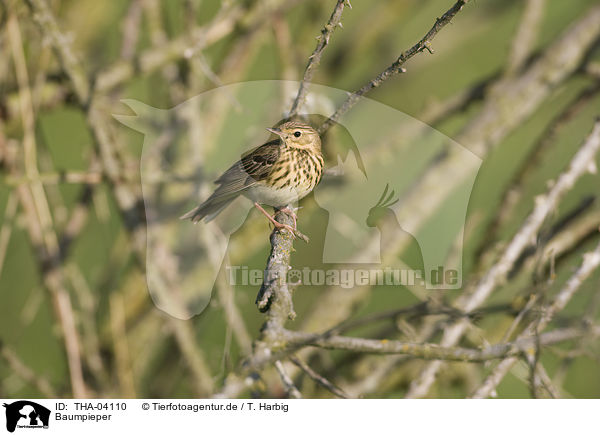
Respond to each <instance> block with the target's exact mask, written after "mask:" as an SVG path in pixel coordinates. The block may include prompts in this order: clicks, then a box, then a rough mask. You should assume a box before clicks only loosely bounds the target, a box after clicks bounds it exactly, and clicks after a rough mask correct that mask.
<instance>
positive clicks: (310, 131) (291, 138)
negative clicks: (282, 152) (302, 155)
mask: <svg viewBox="0 0 600 435" xmlns="http://www.w3.org/2000/svg"><path fill="white" fill-rule="evenodd" d="M267 130H269V131H270V132H271V133H275V134H276V135H277V136H279V137H280V138H281V141H282V143H283V144H284V145H285V146H288V147H290V148H297V149H313V150H314V151H319V152H320V151H321V138H320V137H319V133H317V131H316V130H315V129H314V128H312V127H311V126H310V125H308V124H304V123H302V122H297V121H289V122H285V123H283V124H281V125H280V126H278V127H274V128H267Z"/></svg>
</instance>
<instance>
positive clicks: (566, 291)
mask: <svg viewBox="0 0 600 435" xmlns="http://www.w3.org/2000/svg"><path fill="white" fill-rule="evenodd" d="M598 267H600V243H599V244H598V246H597V247H596V249H595V250H594V251H592V252H588V253H587V254H585V255H584V256H583V263H582V264H581V266H580V267H579V268H578V269H577V271H576V272H575V273H574V274H573V275H572V276H571V278H569V280H568V281H567V283H566V284H565V286H564V287H563V288H562V290H560V292H559V293H558V294H557V296H556V297H555V298H554V301H553V302H552V303H551V304H550V305H549V306H548V307H547V308H546V309H545V310H543V311H542V316H541V318H540V319H539V321H537V320H536V321H534V322H532V323H530V324H529V326H528V327H527V328H526V330H525V331H524V332H523V333H522V334H521V335H520V336H519V339H520V338H521V337H527V336H532V334H535V333H538V332H539V331H540V330H542V329H544V328H545V327H546V326H547V325H548V324H549V323H550V321H551V320H552V318H553V317H554V315H556V313H558V312H559V311H561V310H562V309H563V308H564V307H565V306H566V305H567V303H568V302H569V301H570V300H571V298H572V297H573V295H574V294H575V292H577V290H579V288H580V287H581V285H582V284H583V282H584V281H585V280H586V279H588V278H589V276H590V275H591V274H592V273H593V272H594V271H595V270H596V269H597V268H598ZM516 361H517V359H516V358H507V359H505V360H504V361H502V362H501V363H500V364H498V366H496V368H495V369H494V370H493V372H492V373H491V374H490V375H489V376H488V377H487V378H486V379H485V381H484V382H483V384H482V385H481V386H480V387H479V388H478V389H477V390H476V391H475V392H474V393H473V395H472V397H474V398H484V397H487V396H489V395H490V394H491V393H492V391H493V390H494V389H495V388H496V386H497V385H498V384H499V383H500V381H501V380H502V379H503V378H504V376H505V375H506V373H508V371H509V370H510V368H511V367H512V366H513V365H514V364H515V363H516Z"/></svg>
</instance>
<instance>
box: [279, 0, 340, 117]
mask: <svg viewBox="0 0 600 435" xmlns="http://www.w3.org/2000/svg"><path fill="white" fill-rule="evenodd" d="M346 4H348V5H350V3H349V2H348V0H337V3H336V4H335V7H334V8H333V12H332V13H331V16H330V17H329V21H327V24H325V27H323V29H322V30H321V35H320V36H319V37H318V42H317V46H316V47H315V50H314V51H313V53H312V54H311V55H310V57H309V58H308V64H307V65H306V69H305V70H304V77H303V78H302V81H301V82H300V88H299V89H298V94H297V95H296V98H295V99H294V102H293V104H292V108H291V109H290V113H289V115H288V116H289V117H290V118H293V117H294V116H296V115H297V114H298V111H299V110H300V109H301V108H302V105H303V104H304V100H305V99H306V94H307V93H308V86H309V84H310V82H311V81H312V79H313V76H314V74H315V71H316V70H317V67H318V66H319V64H320V63H321V56H323V51H324V50H325V47H327V44H329V38H331V35H332V34H333V32H334V30H335V29H336V28H337V27H338V26H339V27H341V24H342V23H341V20H342V12H343V11H344V6H345V5H346Z"/></svg>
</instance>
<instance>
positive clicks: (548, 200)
mask: <svg viewBox="0 0 600 435" xmlns="http://www.w3.org/2000/svg"><path fill="white" fill-rule="evenodd" d="M599 149H600V121H599V122H596V124H595V126H594V128H593V130H592V132H591V133H590V135H589V136H588V137H587V138H586V140H585V141H584V143H583V145H582V146H581V148H580V149H579V151H578V152H577V153H576V154H575V156H574V157H573V159H572V160H571V163H570V165H569V167H568V169H567V170H566V171H565V172H563V173H562V174H561V175H560V176H559V177H558V179H557V180H556V182H555V183H554V185H553V186H552V188H551V189H550V191H549V192H548V193H547V194H545V195H541V196H539V197H537V198H536V201H535V208H534V210H533V211H532V212H531V214H530V215H529V216H528V218H527V219H526V220H525V223H524V225H523V226H522V227H521V228H520V229H519V231H518V232H517V233H516V234H515V236H514V237H513V238H512V240H511V242H510V243H509V245H508V246H507V248H506V249H505V250H504V252H503V254H502V255H501V257H500V258H499V259H498V261H497V262H496V263H495V264H494V265H493V266H492V267H491V268H490V269H489V271H488V272H487V273H486V275H485V276H484V277H483V278H482V279H481V281H479V283H478V284H477V285H476V286H475V288H473V289H467V290H466V291H465V292H464V293H463V294H462V295H461V297H459V298H458V300H457V301H456V303H455V306H456V307H457V308H459V309H462V310H465V311H472V310H474V309H476V308H477V307H479V306H481V304H482V303H483V302H484V301H485V300H486V299H487V298H488V297H489V296H490V294H491V293H492V292H493V291H494V289H495V288H496V287H497V286H498V285H499V284H500V283H501V282H503V281H504V280H505V279H506V277H507V276H508V273H509V272H510V271H511V269H512V268H513V266H514V264H515V262H516V261H517V259H518V258H519V256H520V255H521V254H522V253H523V251H524V250H525V248H527V247H528V246H530V245H531V244H532V243H534V242H535V239H536V235H537V233H538V231H539V229H540V228H541V226H542V224H543V223H544V221H545V220H546V218H547V217H548V215H549V214H550V213H551V212H553V211H554V210H556V208H557V207H558V204H559V201H560V199H561V198H562V196H563V195H564V194H565V193H566V192H567V191H569V190H570V189H571V188H572V187H573V185H574V184H575V182H576V181H577V180H578V179H579V178H580V177H581V176H582V175H583V174H585V173H586V172H588V171H589V170H590V162H593V161H594V157H595V155H596V153H597V152H598V150H599ZM467 326H468V321H466V320H464V319H463V320H462V321H459V322H457V323H455V324H454V325H452V326H450V327H449V328H447V329H446V330H445V331H444V336H443V338H442V341H441V344H442V345H443V346H454V345H455V344H456V343H457V342H458V340H459V339H460V337H462V335H463V334H464V332H465V331H466V329H467ZM439 368H440V364H439V362H434V363H432V364H430V365H428V366H427V367H426V368H425V369H424V370H423V371H422V373H421V375H420V376H419V377H418V378H417V379H415V380H414V381H413V383H412V384H411V388H410V390H409V392H408V394H407V396H409V397H422V396H424V395H425V394H426V392H427V391H428V390H429V387H430V386H431V384H432V383H433V381H434V379H435V374H436V373H437V371H438V370H439Z"/></svg>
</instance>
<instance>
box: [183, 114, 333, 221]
mask: <svg viewBox="0 0 600 435" xmlns="http://www.w3.org/2000/svg"><path fill="white" fill-rule="evenodd" d="M268 130H269V131H271V132H272V133H275V134H276V135H278V136H279V139H276V140H273V141H270V142H267V143H265V144H263V145H261V146H259V147H257V148H254V149H253V150H251V151H249V152H247V153H246V154H244V155H243V156H242V158H241V159H240V160H239V161H237V162H236V163H234V164H233V165H232V166H231V167H230V168H229V169H228V170H227V171H225V173H224V174H223V175H221V176H220V177H219V178H218V179H217V180H216V181H215V183H216V184H218V187H217V189H216V190H215V191H214V193H213V194H212V195H211V196H210V197H209V198H208V199H207V200H206V201H204V202H203V203H202V204H200V205H199V206H198V207H196V208H195V209H193V210H191V211H189V212H188V213H186V214H184V215H183V216H181V219H191V220H192V222H198V221H200V220H202V219H205V220H206V221H207V222H208V221H210V220H211V219H213V218H214V217H215V216H217V215H218V214H219V213H220V212H221V211H222V210H223V209H224V208H225V207H227V206H228V205H229V204H230V203H231V202H232V201H233V200H234V199H236V198H237V197H238V196H239V195H244V196H245V197H247V198H249V199H251V200H252V201H253V202H254V204H255V206H256V207H257V208H258V209H260V210H261V211H262V212H263V213H265V214H267V213H266V212H265V211H264V209H263V208H262V207H261V206H260V204H267V205H270V206H272V207H275V208H276V209H282V208H285V209H287V210H288V211H289V210H291V208H292V207H293V206H294V205H295V204H296V203H297V202H298V201H299V200H300V199H302V198H303V197H305V196H306V195H308V194H309V193H310V192H311V191H312V190H313V189H314V188H315V186H316V185H317V184H319V181H321V176H322V175H323V166H324V162H323V156H322V154H321V138H320V137H319V134H318V133H317V132H316V130H315V129H313V128H312V127H311V126H309V125H307V124H303V123H301V122H296V121H290V122H286V123H284V124H282V125H280V126H279V127H278V128H269V129H268ZM267 216H268V217H269V219H270V220H271V221H272V222H274V221H273V219H272V218H271V217H270V215H268V214H267ZM274 223H275V222H274ZM275 225H276V226H278V227H281V226H280V225H279V224H278V223H275Z"/></svg>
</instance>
